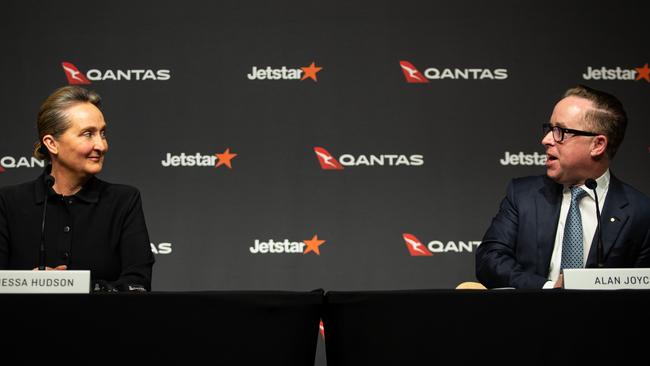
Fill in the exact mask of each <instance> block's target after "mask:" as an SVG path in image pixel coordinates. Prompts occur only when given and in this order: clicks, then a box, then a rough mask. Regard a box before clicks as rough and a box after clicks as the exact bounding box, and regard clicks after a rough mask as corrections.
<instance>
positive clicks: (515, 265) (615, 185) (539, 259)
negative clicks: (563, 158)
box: [476, 175, 650, 289]
mask: <svg viewBox="0 0 650 366" xmlns="http://www.w3.org/2000/svg"><path fill="white" fill-rule="evenodd" d="M561 205H562V185H561V184H557V183H555V182H554V181H553V180H551V179H550V178H548V177H547V176H545V175H544V176H535V177H525V178H517V179H514V180H512V181H511V182H510V184H509V186H508V190H507V195H506V197H505V198H504V199H503V201H502V202H501V207H500V209H499V212H498V213H497V215H496V217H495V218H494V219H493V220H492V224H491V225H490V228H489V229H488V230H487V232H486V233H485V236H484V237H483V241H482V242H481V245H479V247H478V249H477V251H476V278H477V279H478V280H479V281H480V282H481V283H482V284H483V285H485V286H486V287H488V288H494V287H515V288H531V289H533V288H536V289H540V288H542V287H543V286H544V283H545V282H546V281H547V277H548V273H549V266H550V263H551V255H552V254H553V247H554V245H555V233H556V231H557V225H558V221H559V216H560V206H561ZM594 209H595V205H594ZM601 230H602V237H603V252H604V261H603V262H604V265H605V267H610V268H623V267H650V198H648V197H647V196H645V195H644V194H643V193H641V192H639V191H637V190H636V189H634V188H632V187H631V186H629V185H627V184H625V183H623V182H621V181H620V180H618V179H616V177H614V175H611V178H610V182H609V189H608V191H607V196H606V197H605V205H604V206H603V211H602V213H601ZM595 265H596V238H595V237H594V241H593V242H592V245H591V249H590V251H589V255H588V257H587V263H586V267H594V266H595Z"/></svg>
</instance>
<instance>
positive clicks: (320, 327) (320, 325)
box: [318, 319, 325, 340]
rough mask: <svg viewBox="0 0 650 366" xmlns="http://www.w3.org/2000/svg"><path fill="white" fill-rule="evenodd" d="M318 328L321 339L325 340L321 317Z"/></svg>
mask: <svg viewBox="0 0 650 366" xmlns="http://www.w3.org/2000/svg"><path fill="white" fill-rule="evenodd" d="M318 330H319V331H320V335H321V337H323V340H325V325H323V319H321V320H320V324H318Z"/></svg>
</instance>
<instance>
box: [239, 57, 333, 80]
mask: <svg viewBox="0 0 650 366" xmlns="http://www.w3.org/2000/svg"><path fill="white" fill-rule="evenodd" d="M322 69H323V67H322V66H316V63H315V62H313V61H312V63H311V65H309V66H303V67H298V68H296V67H294V68H291V67H287V66H282V67H279V68H278V67H276V68H273V67H271V66H267V67H257V66H253V68H252V69H251V72H250V73H248V74H247V75H246V77H248V80H300V81H303V80H306V79H311V80H312V81H313V82H317V81H318V76H317V75H316V74H317V73H318V72H319V71H321V70H322Z"/></svg>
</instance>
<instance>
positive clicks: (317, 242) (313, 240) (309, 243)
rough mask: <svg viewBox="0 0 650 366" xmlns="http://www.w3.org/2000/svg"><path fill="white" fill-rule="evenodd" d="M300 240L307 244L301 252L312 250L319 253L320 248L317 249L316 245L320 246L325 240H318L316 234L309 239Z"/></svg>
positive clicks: (305, 252)
mask: <svg viewBox="0 0 650 366" xmlns="http://www.w3.org/2000/svg"><path fill="white" fill-rule="evenodd" d="M302 242H303V243H305V245H306V246H307V247H305V251H304V252H302V254H307V253H309V252H314V253H316V254H318V255H320V250H319V249H318V247H319V246H321V245H322V244H323V243H324V242H325V240H319V239H318V235H314V237H313V238H311V240H303V241H302Z"/></svg>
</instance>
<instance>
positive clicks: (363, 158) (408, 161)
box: [314, 146, 424, 170]
mask: <svg viewBox="0 0 650 366" xmlns="http://www.w3.org/2000/svg"><path fill="white" fill-rule="evenodd" d="M314 152H315V153H316V158H317V159H318V163H319V164H320V167H321V168H322V169H323V170H342V169H344V167H346V166H347V167H353V166H422V165H424V156H423V155H417V154H416V155H402V154H379V155H352V154H343V155H341V156H339V157H338V159H337V158H335V157H334V156H333V155H332V154H330V153H329V152H328V151H327V150H326V149H325V148H323V147H320V146H316V147H314Z"/></svg>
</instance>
